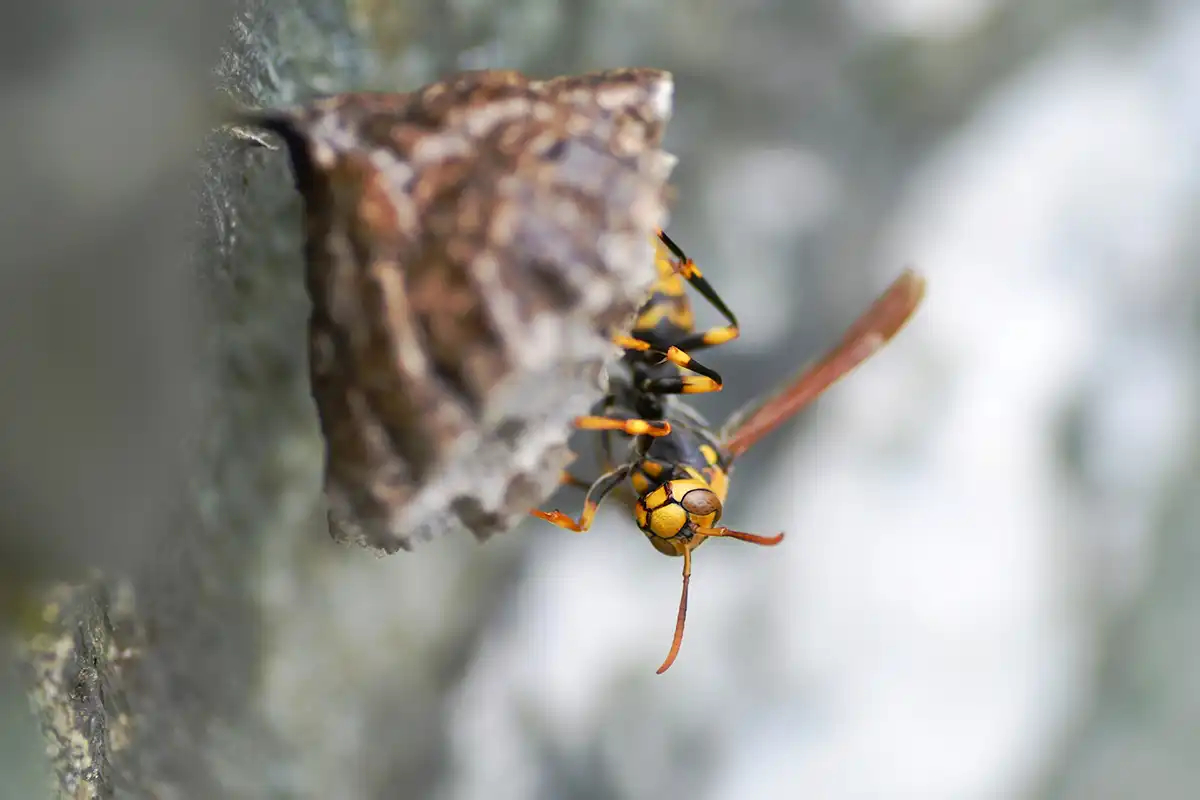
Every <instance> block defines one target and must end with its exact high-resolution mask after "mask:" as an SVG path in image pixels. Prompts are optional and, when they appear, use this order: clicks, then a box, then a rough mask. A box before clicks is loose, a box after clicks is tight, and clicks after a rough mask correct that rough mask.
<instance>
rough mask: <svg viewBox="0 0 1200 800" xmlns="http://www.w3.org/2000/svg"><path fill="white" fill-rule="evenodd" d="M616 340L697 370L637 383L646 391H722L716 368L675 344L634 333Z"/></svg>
mask: <svg viewBox="0 0 1200 800" xmlns="http://www.w3.org/2000/svg"><path fill="white" fill-rule="evenodd" d="M613 342H614V343H615V344H617V345H618V346H620V347H623V348H625V349H626V350H635V351H637V352H641V353H661V354H662V356H663V360H664V361H670V362H671V363H672V364H675V365H676V366H678V367H682V368H683V369H686V370H690V371H692V372H695V373H696V375H684V376H680V377H678V378H669V379H666V380H652V381H647V382H646V383H645V384H643V385H642V386H640V387H638V388H639V389H641V390H642V391H643V392H649V393H653V394H705V393H707V392H719V391H721V387H722V386H723V385H724V384H723V383H722V381H721V376H720V375H719V374H718V373H717V371H716V370H714V369H712V368H711V367H706V366H704V365H703V364H701V363H700V362H699V361H696V360H695V359H693V358H692V357H691V356H690V355H688V354H687V353H686V352H684V351H683V350H682V349H680V348H679V347H676V346H675V345H665V346H664V345H660V344H656V343H652V342H649V341H646V340H645V339H635V338H633V337H632V336H614V337H613Z"/></svg>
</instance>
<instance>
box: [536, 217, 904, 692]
mask: <svg viewBox="0 0 1200 800" xmlns="http://www.w3.org/2000/svg"><path fill="white" fill-rule="evenodd" d="M655 248H656V249H655V261H656V266H657V269H658V277H657V282H656V283H655V284H654V286H653V287H652V289H651V291H650V296H649V298H648V299H647V300H646V302H645V303H644V304H643V305H642V306H641V308H640V309H639V312H638V315H637V317H636V319H635V321H634V324H633V326H632V329H631V330H630V332H629V335H621V336H617V337H614V340H613V341H614V343H615V344H616V345H617V346H619V347H621V348H622V349H623V355H622V357H621V358H620V360H619V361H618V362H617V364H616V365H615V368H614V369H613V370H611V371H610V376H609V389H608V392H607V395H606V396H605V398H604V399H603V400H602V401H601V403H600V405H599V407H598V408H597V409H594V410H595V411H596V413H594V414H593V415H589V416H584V417H578V418H576V420H575V426H576V427H577V428H579V429H581V430H588V431H602V432H604V433H603V434H602V435H603V440H602V444H603V457H604V461H605V462H606V466H605V469H606V470H607V471H605V472H604V474H602V475H601V476H600V477H599V478H597V479H595V480H594V481H591V482H588V481H583V480H580V479H578V478H575V477H574V476H572V475H571V474H569V473H564V474H563V476H562V481H563V483H565V484H568V485H573V486H577V487H579V488H582V489H585V490H586V492H587V494H586V497H585V499H584V503H583V511H582V513H581V514H580V515H579V517H578V518H573V517H571V516H569V515H567V514H564V513H563V512H562V511H557V510H555V511H541V510H537V509H535V510H533V511H531V512H530V513H531V514H533V515H534V516H536V517H539V518H541V519H544V520H546V521H547V522H551V523H553V524H555V525H557V526H559V527H562V528H566V529H567V530H572V531H579V532H582V531H586V530H587V529H588V528H589V527H590V526H591V524H592V521H593V520H594V518H595V515H596V511H597V509H598V508H599V506H600V503H601V502H602V501H603V500H604V499H605V497H607V496H608V495H610V494H612V492H613V491H614V490H615V489H617V488H618V487H620V486H622V485H623V484H624V483H625V481H627V480H628V481H629V484H630V485H631V486H632V489H633V491H634V493H635V495H636V496H635V497H634V498H633V499H632V503H631V508H632V514H633V518H634V520H635V521H636V522H637V525H638V527H639V528H640V529H641V531H642V533H644V534H645V535H646V538H647V539H649V541H650V544H651V545H653V546H654V548H655V549H656V550H658V552H660V553H662V554H664V555H668V556H676V557H682V558H683V589H682V592H681V594H680V599H679V611H678V614H677V616H676V620H675V634H674V637H673V639H672V641H671V648H670V650H669V651H668V653H667V657H666V659H665V660H664V661H663V663H662V665H661V666H660V667H659V668H658V674H660V675H661V674H662V673H664V672H666V671H667V670H668V669H669V668H670V667H671V665H672V664H673V663H674V662H675V658H676V656H677V655H678V654H679V648H680V645H681V644H682V642H683V630H684V622H685V620H686V618H687V601H688V584H689V582H690V580H691V575H692V552H693V551H694V550H695V549H696V548H697V547H699V546H700V545H702V544H703V543H704V542H706V541H707V540H708V539H710V538H718V537H720V538H729V539H737V540H740V541H743V542H750V543H751V544H756V545H761V546H767V547H772V546H774V545H777V544H779V543H780V542H781V541H783V538H784V534H783V533H779V534H776V535H774V536H762V535H759V534H754V533H747V532H744V531H738V530H732V529H730V528H727V527H724V526H718V524H717V523H718V522H719V521H720V519H721V512H722V506H723V504H724V503H725V499H726V497H727V495H728V492H729V480H730V476H731V475H732V473H733V466H734V463H735V461H736V460H737V459H739V458H740V457H741V456H743V455H745V454H746V452H747V451H749V450H750V448H751V447H753V446H754V444H756V443H757V442H758V441H760V440H761V439H762V438H763V437H764V436H766V435H768V434H769V433H771V432H772V431H774V430H775V429H776V428H778V427H779V426H780V425H781V424H783V423H784V422H785V421H787V420H788V419H789V418H791V417H792V416H794V415H795V414H796V413H797V412H799V411H800V410H801V409H803V408H804V407H805V406H806V405H808V404H809V403H810V402H812V401H813V400H814V399H816V398H817V397H818V396H819V395H820V394H821V393H822V392H824V391H825V390H826V389H828V388H829V387H830V386H832V385H833V384H834V383H835V382H836V381H837V380H838V379H839V378H841V377H842V376H844V375H846V374H847V373H848V372H850V371H851V370H853V369H854V368H855V367H857V366H858V365H859V364H861V363H862V362H863V361H864V360H866V359H867V358H868V357H869V356H870V355H871V354H872V353H874V352H875V351H876V350H878V349H879V348H880V347H882V346H883V345H884V344H885V343H886V342H888V341H889V340H890V339H891V338H892V337H894V336H895V335H896V334H897V333H898V332H899V331H900V329H901V328H902V327H903V326H904V324H905V323H906V322H907V321H908V319H909V318H910V317H911V316H912V315H913V313H914V312H915V311H916V309H917V307H918V306H919V305H920V302H921V300H922V298H923V296H924V291H925V281H924V279H923V278H922V277H921V276H919V275H918V274H916V273H915V272H913V271H912V270H906V271H905V272H903V273H902V274H901V275H900V277H898V278H897V279H896V280H895V281H894V282H893V283H892V284H891V286H889V287H888V288H887V289H886V290H885V291H884V292H883V293H882V294H881V295H880V296H879V297H878V299H876V300H875V302H874V303H873V304H872V305H871V306H870V307H869V308H868V309H867V310H866V311H865V312H863V313H862V314H861V315H860V316H859V318H858V319H857V320H856V321H855V322H854V323H853V324H852V325H851V326H850V328H849V329H848V330H847V331H846V332H845V334H843V336H842V339H841V340H840V341H839V342H838V343H837V344H836V345H835V346H834V347H832V348H831V349H830V350H828V351H827V352H826V353H825V354H824V355H823V356H821V357H820V358H819V359H818V360H817V361H816V362H814V363H812V364H811V365H810V366H807V367H805V368H804V369H802V370H800V371H799V372H798V373H797V374H796V375H795V376H793V377H792V378H790V379H789V380H786V381H784V382H783V383H782V384H781V386H780V387H779V388H778V389H777V390H775V391H774V392H772V393H769V394H768V395H766V396H765V397H763V398H760V399H757V400H753V401H751V402H750V403H748V404H747V405H746V406H745V407H744V408H743V409H741V410H740V411H738V412H736V413H735V414H733V416H731V417H730V419H729V420H728V421H727V422H726V423H725V424H724V425H723V426H721V427H720V428H715V427H713V426H711V425H710V424H709V423H708V422H707V421H706V420H705V419H704V418H703V417H702V416H701V415H700V414H699V413H697V412H696V411H695V410H693V409H692V408H691V407H690V406H688V405H687V404H686V403H685V402H683V401H682V398H681V397H680V396H681V395H691V394H705V393H710V392H716V391H720V390H721V389H722V388H723V382H722V379H721V376H720V375H719V374H718V373H717V372H715V371H714V370H712V369H711V368H709V367H707V366H705V365H704V364H701V363H700V362H698V361H696V360H695V359H694V358H693V357H692V355H691V354H692V353H694V352H696V351H699V350H703V349H705V348H709V347H716V346H718V345H722V344H725V343H727V342H730V341H733V340H734V339H736V338H737V337H738V335H739V331H740V328H739V325H738V321H737V317H736V316H734V314H733V312H732V311H731V310H730V309H729V307H728V306H727V305H726V304H725V302H724V301H723V300H722V299H721V297H720V296H719V295H718V294H717V293H716V291H715V290H714V289H713V288H712V286H711V285H710V284H709V282H708V281H707V280H706V279H705V278H704V276H703V274H702V273H701V271H700V270H699V268H697V266H696V264H695V263H694V262H693V261H692V260H691V259H690V258H688V257H687V255H686V254H685V253H684V252H683V250H681V249H680V248H679V246H678V245H677V244H676V243H675V242H674V241H672V239H671V238H670V237H669V236H667V234H666V233H665V232H663V231H661V230H659V231H658V232H657V238H656V241H655ZM687 285H690V286H691V287H692V288H693V289H694V290H695V291H696V292H697V293H698V294H699V295H700V296H701V297H703V298H704V299H705V300H707V301H708V303H709V304H710V305H712V306H713V308H715V309H716V310H717V311H718V312H719V313H720V315H721V316H722V317H724V320H725V324H724V325H720V326H718V327H714V328H710V329H708V330H704V331H697V330H696V326H695V317H694V315H693V310H692V305H691V301H690V300H689V298H688V296H687V292H686V286H687ZM613 436H619V437H622V438H623V440H624V441H625V442H626V443H627V451H626V455H625V457H624V458H623V460H622V462H621V463H619V464H616V465H614V463H613V446H612V437H613Z"/></svg>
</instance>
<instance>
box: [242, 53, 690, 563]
mask: <svg viewBox="0 0 1200 800" xmlns="http://www.w3.org/2000/svg"><path fill="white" fill-rule="evenodd" d="M671 95H672V81H671V76H670V75H669V74H668V73H665V72H661V71H658V70H650V69H623V70H612V71H606V72H597V73H592V74H587V75H581V76H574V77H562V78H556V79H553V80H546V81H539V80H532V79H529V78H527V77H525V76H523V75H521V74H519V73H517V72H512V71H483V72H472V73H465V74H462V75H458V76H455V77H453V78H450V79H448V80H446V81H442V82H440V83H435V84H432V85H430V86H427V87H425V88H423V89H420V90H417V91H415V92H411V93H407V94H366V93H363V94H345V95H338V96H333V97H328V98H324V99H320V100H317V101H315V102H312V103H310V104H307V105H303V106H299V107H294V108H287V109H282V110H270V111H262V112H253V113H251V114H249V115H248V116H247V118H246V119H244V120H243V121H244V122H247V123H249V124H253V125H257V126H259V127H262V128H265V129H268V130H270V131H273V132H274V133H276V134H278V135H280V136H281V137H282V138H283V139H284V141H285V142H286V144H287V148H288V152H289V154H290V158H291V161H292V167H293V171H294V173H295V176H296V183H297V186H298V188H299V190H300V192H301V193H302V195H303V197H304V202H305V216H306V220H305V222H306V233H305V236H306V244H305V260H306V263H307V282H308V290H309V294H310V295H311V298H312V316H311V320H310V330H309V334H310V335H309V358H310V368H311V377H312V393H313V398H314V400H315V401H316V405H317V411H318V413H319V415H320V420H321V428H322V431H323V433H324V436H325V443H326V464H325V492H326V495H327V498H328V502H329V523H330V532H331V534H332V535H333V536H334V538H335V539H338V540H340V541H351V542H355V543H358V544H361V545H363V546H366V547H370V548H373V549H377V550H381V551H384V552H388V553H391V552H394V551H395V550H397V549H399V548H404V549H408V548H409V547H411V545H412V543H413V542H414V541H417V540H420V539H425V538H429V537H430V536H433V535H436V534H440V533H444V532H447V531H449V530H454V529H457V528H466V529H467V530H469V531H471V532H472V533H473V534H474V535H475V536H477V537H479V538H481V539H482V538H486V537H487V536H490V535H491V534H493V533H496V532H498V531H502V530H505V529H508V528H511V527H513V526H514V525H516V524H517V523H518V522H519V521H520V520H521V519H522V517H523V516H524V514H525V513H526V512H527V511H528V509H529V508H530V507H532V506H535V505H538V504H539V503H541V502H543V501H544V500H545V499H546V498H547V497H549V495H550V494H551V493H553V491H554V489H555V488H556V486H557V485H558V477H559V473H560V470H561V469H562V468H563V467H564V466H566V465H567V464H568V463H569V462H570V460H571V458H572V455H571V453H570V451H569V450H568V448H567V446H566V440H567V437H568V435H569V434H570V432H571V421H572V419H573V417H575V416H576V415H578V414H581V413H585V412H586V410H587V409H588V408H589V407H590V406H591V405H592V404H593V403H594V402H595V401H596V400H597V399H599V397H600V396H601V394H602V392H603V388H602V384H603V372H604V364H605V362H606V360H608V359H609V358H610V357H611V355H612V353H613V350H612V347H611V345H610V344H609V338H610V336H611V335H612V334H613V333H614V332H618V331H620V330H621V329H622V328H624V327H625V326H626V325H627V324H628V321H629V319H630V317H631V316H632V314H633V313H635V311H636V309H637V307H638V305H639V304H640V303H641V302H642V301H643V300H644V299H645V295H646V292H647V290H648V287H649V285H650V283H651V282H652V280H653V278H654V267H653V255H652V248H651V238H652V236H653V235H654V232H655V229H656V228H659V227H661V226H662V225H663V224H664V222H665V219H664V217H665V210H664V195H665V187H666V181H667V178H668V177H669V174H670V171H671V167H672V165H673V163H674V159H673V158H672V157H671V156H669V155H668V154H666V153H665V152H663V151H662V150H661V149H660V145H661V141H662V135H663V129H664V127H665V125H666V122H667V120H668V118H669V116H670V111H671Z"/></svg>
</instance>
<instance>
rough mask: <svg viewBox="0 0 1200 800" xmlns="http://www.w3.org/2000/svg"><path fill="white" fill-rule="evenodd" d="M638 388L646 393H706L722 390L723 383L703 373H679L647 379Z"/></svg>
mask: <svg viewBox="0 0 1200 800" xmlns="http://www.w3.org/2000/svg"><path fill="white" fill-rule="evenodd" d="M638 388H639V389H641V391H643V392H645V393H646V394H706V393H708V392H719V391H721V383H720V381H714V380H713V379H712V378H708V377H705V376H703V375H679V376H676V377H671V378H655V379H653V380H649V381H645V382H644V383H642V384H641V386H639V387H638Z"/></svg>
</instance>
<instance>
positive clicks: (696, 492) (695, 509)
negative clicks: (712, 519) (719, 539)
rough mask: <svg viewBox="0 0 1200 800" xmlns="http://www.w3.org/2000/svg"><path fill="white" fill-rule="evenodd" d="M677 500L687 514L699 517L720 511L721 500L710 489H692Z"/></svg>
mask: <svg viewBox="0 0 1200 800" xmlns="http://www.w3.org/2000/svg"><path fill="white" fill-rule="evenodd" d="M679 502H680V504H681V505H682V506H683V507H684V508H685V509H687V511H688V513H689V514H695V515H696V516H699V517H707V516H708V515H709V514H718V515H719V514H720V513H721V501H720V500H719V499H717V493H716V492H714V491H712V490H711V489H692V490H691V491H690V492H688V493H687V494H685V495H684V496H683V498H682V499H681V500H680V501H679Z"/></svg>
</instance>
